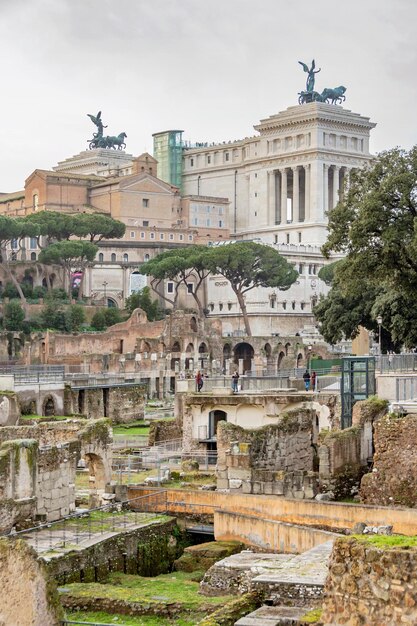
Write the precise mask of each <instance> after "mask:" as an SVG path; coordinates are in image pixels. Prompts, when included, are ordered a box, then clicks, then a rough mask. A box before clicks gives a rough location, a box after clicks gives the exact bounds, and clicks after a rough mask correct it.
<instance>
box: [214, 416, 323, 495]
mask: <svg viewBox="0 0 417 626" xmlns="http://www.w3.org/2000/svg"><path fill="white" fill-rule="evenodd" d="M312 419H313V417H312V413H311V411H310V410H309V409H294V410H292V411H288V412H287V413H284V414H283V415H282V417H281V419H280V421H279V422H278V423H277V424H271V425H268V426H264V427H262V428H258V429H256V430H245V429H243V428H241V427H240V426H236V425H233V424H230V423H228V422H219V425H218V429H217V447H218V459H217V471H216V474H217V488H218V489H229V490H230V491H232V492H239V491H241V492H243V493H259V494H262V493H263V494H275V495H285V496H287V497H295V498H305V497H307V498H312V497H313V496H314V495H315V493H316V491H317V487H316V473H315V472H314V471H313V459H314V449H313V446H312V437H313V424H312Z"/></svg>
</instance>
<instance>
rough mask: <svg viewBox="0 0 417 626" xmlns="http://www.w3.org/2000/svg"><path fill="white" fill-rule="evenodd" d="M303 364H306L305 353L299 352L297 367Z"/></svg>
mask: <svg viewBox="0 0 417 626" xmlns="http://www.w3.org/2000/svg"><path fill="white" fill-rule="evenodd" d="M303 364H304V355H303V354H302V353H301V352H299V353H298V354H297V369H299V368H300V367H302V366H303Z"/></svg>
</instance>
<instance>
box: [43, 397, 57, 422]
mask: <svg viewBox="0 0 417 626" xmlns="http://www.w3.org/2000/svg"><path fill="white" fill-rule="evenodd" d="M42 415H44V416H45V417H52V416H53V415H55V400H54V398H53V396H46V398H45V400H44V401H43V406H42Z"/></svg>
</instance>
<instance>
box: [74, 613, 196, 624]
mask: <svg viewBox="0 0 417 626" xmlns="http://www.w3.org/2000/svg"><path fill="white" fill-rule="evenodd" d="M115 617H117V618H118V619H117V621H116V620H115ZM203 617H205V613H198V612H197V613H193V616H192V617H191V616H189V615H188V616H186V615H184V616H178V617H176V618H171V619H169V618H164V617H158V616H151V615H140V616H137V617H133V616H130V615H120V614H111V613H103V612H102V611H94V612H90V611H87V612H86V611H73V612H67V613H66V619H68V620H74V621H77V622H87V623H88V622H92V623H94V622H98V623H104V624H115V625H116V626H117V625H118V626H195V624H196V623H197V622H199V621H200V620H202V619H203Z"/></svg>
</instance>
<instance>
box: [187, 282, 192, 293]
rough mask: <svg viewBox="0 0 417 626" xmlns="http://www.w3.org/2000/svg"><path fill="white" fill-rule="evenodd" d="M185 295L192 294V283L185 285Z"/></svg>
mask: <svg viewBox="0 0 417 626" xmlns="http://www.w3.org/2000/svg"><path fill="white" fill-rule="evenodd" d="M187 293H194V285H193V283H187Z"/></svg>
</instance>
